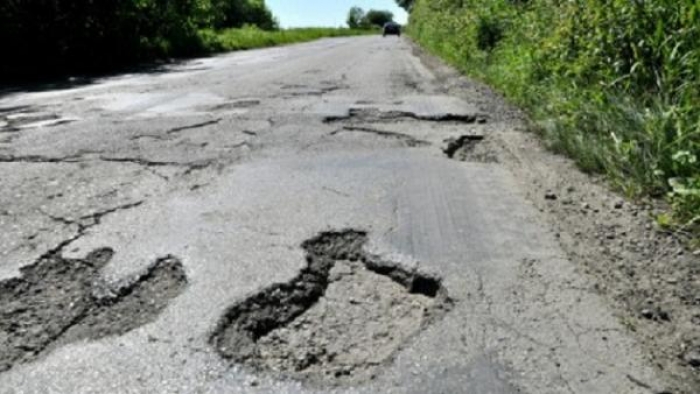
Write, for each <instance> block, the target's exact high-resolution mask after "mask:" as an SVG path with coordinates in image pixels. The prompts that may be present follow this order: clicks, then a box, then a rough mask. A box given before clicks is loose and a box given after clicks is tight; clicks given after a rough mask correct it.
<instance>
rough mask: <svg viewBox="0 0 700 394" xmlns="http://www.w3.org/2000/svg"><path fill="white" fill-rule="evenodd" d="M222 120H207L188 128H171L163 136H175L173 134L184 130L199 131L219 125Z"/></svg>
mask: <svg viewBox="0 0 700 394" xmlns="http://www.w3.org/2000/svg"><path fill="white" fill-rule="evenodd" d="M222 120H223V118H218V119H214V120H209V121H206V122H201V123H195V124H193V125H189V126H180V127H175V128H172V129H170V130H168V131H166V132H165V134H175V133H179V132H182V131H185V130H193V129H201V128H203V127H207V126H212V125H215V124H219V123H220V122H221V121H222Z"/></svg>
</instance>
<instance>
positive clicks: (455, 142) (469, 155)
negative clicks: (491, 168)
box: [442, 135, 498, 163]
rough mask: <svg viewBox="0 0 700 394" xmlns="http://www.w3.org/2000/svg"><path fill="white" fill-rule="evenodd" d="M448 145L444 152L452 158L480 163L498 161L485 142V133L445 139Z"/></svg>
mask: <svg viewBox="0 0 700 394" xmlns="http://www.w3.org/2000/svg"><path fill="white" fill-rule="evenodd" d="M445 142H446V143H447V145H446V146H445V147H444V148H443V150H442V151H443V152H444V153H445V155H447V157H449V158H450V159H455V160H459V161H472V162H479V163H497V162H498V157H497V156H496V154H495V153H494V152H493V151H492V150H491V149H490V148H489V147H488V145H487V144H485V137H484V136H483V135H463V136H461V137H459V138H450V139H448V140H445Z"/></svg>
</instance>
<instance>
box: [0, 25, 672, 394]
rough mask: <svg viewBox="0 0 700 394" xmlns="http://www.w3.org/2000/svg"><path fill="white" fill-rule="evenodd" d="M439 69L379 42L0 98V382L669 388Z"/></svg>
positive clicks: (232, 388) (207, 387)
mask: <svg viewBox="0 0 700 394" xmlns="http://www.w3.org/2000/svg"><path fill="white" fill-rule="evenodd" d="M444 83H445V81H442V80H440V79H439V78H436V76H435V75H434V74H433V72H432V71H431V69H430V68H429V67H428V66H426V65H424V64H423V63H421V61H420V59H419V58H418V57H416V56H415V55H414V54H412V52H411V47H410V45H409V44H408V43H407V42H405V41H400V40H394V39H382V38H381V37H362V38H352V39H333V40H322V41H317V42H314V43H310V44H303V45H295V46H288V47H283V48H276V49H267V50H260V51H249V52H241V53H234V54H230V55H224V56H219V57H213V58H208V59H200V60H193V61H190V62H186V63H183V64H179V65H174V66H169V67H164V68H163V69H162V70H159V71H158V72H153V73H142V74H134V75H123V76H118V77H111V78H106V79H104V80H99V81H96V82H94V83H92V84H90V85H84V86H75V87H72V88H70V89H63V90H44V91H33V92H14V93H7V94H5V96H4V97H2V98H0V182H1V183H2V189H0V224H1V226H2V228H3V231H2V233H0V256H1V257H0V278H1V279H2V282H1V283H0V289H2V292H3V293H2V294H0V317H1V323H0V371H2V372H0V392H2V393H25V392H26V393H34V392H37V393H39V392H66V393H69V392H70V393H79V392H85V393H87V392H133V393H138V392H144V393H145V392H160V393H174V392H183V393H192V392H198V393H200V392H201V393H237V392H241V393H244V392H245V393H248V392H274V393H279V392H291V393H307V392H308V393H311V392H329V391H337V392H342V393H345V392H348V393H355V392H396V393H457V392H459V393H473V394H487V393H499V394H511V393H531V394H542V393H582V394H584V393H585V394H589V393H616V394H618V393H619V394H623V393H660V392H663V390H664V388H665V387H666V386H665V382H664V381H663V380H661V379H660V378H659V377H658V375H657V371H656V369H655V368H654V365H653V363H652V362H650V360H649V357H648V356H647V355H646V354H645V353H644V352H643V351H642V349H641V348H640V346H638V343H637V342H636V341H635V340H634V338H633V337H632V336H631V335H630V334H629V332H628V331H627V329H626V328H625V327H623V325H622V324H621V323H620V322H619V321H618V319H617V318H616V317H614V316H613V313H612V312H611V310H610V308H609V307H608V305H607V304H606V303H605V302H604V301H603V300H602V299H601V297H600V296H599V295H597V292H596V291H594V283H592V282H591V280H590V279H589V278H588V277H586V276H584V275H583V274H581V273H580V272H578V270H577V268H576V266H575V265H574V264H573V263H572V262H570V261H569V260H568V259H567V257H566V254H565V253H564V252H563V251H562V250H561V248H560V246H559V242H558V241H557V239H556V234H555V233H554V232H553V231H551V230H550V229H549V226H548V225H547V224H546V222H545V221H544V220H543V218H542V215H541V212H540V211H539V210H538V209H536V208H535V206H534V205H533V204H531V203H530V202H529V201H528V200H527V199H526V198H525V197H524V196H523V193H522V190H521V189H520V186H519V182H518V179H516V177H515V176H514V174H513V172H512V171H510V170H509V169H508V168H507V166H503V165H502V164H501V163H499V160H498V157H497V156H496V155H494V154H493V153H492V152H491V151H490V149H489V142H488V136H489V133H492V132H494V130H502V129H507V128H509V127H514V126H513V123H512V122H513V120H512V117H511V115H510V114H508V113H507V111H505V110H503V109H502V107H499V106H498V105H494V104H493V103H484V102H481V101H479V100H478V99H476V98H475V99H474V100H469V99H468V98H467V99H464V98H458V97H454V96H450V95H449V94H447V93H446V89H445V87H444ZM503 108H504V107H503Z"/></svg>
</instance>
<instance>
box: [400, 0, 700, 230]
mask: <svg viewBox="0 0 700 394" xmlns="http://www.w3.org/2000/svg"><path fill="white" fill-rule="evenodd" d="M409 26H410V27H409V34H410V35H411V36H412V37H413V38H414V39H415V40H416V41H417V42H418V43H419V44H421V45H422V46H424V47H425V48H427V49H428V50H429V51H431V52H432V53H434V54H436V55H438V56H440V57H442V58H443V59H445V60H447V61H448V62H449V63H451V64H452V65H454V66H455V67H457V68H459V69H460V70H461V71H463V72H464V73H465V74H468V75H470V76H472V77H475V78H477V79H480V80H483V81H484V82H486V83H488V84H490V85H491V86H493V87H495V88H496V89H498V90H500V91H501V92H503V93H504V94H505V95H506V97H508V98H509V99H510V100H511V101H512V102H514V103H515V104H517V105H519V106H521V107H522V108H524V109H525V110H526V111H527V112H529V114H530V116H531V118H532V119H533V121H534V122H535V126H536V129H537V131H538V132H539V133H540V134H541V135H542V137H543V139H544V141H545V142H546V143H547V144H548V145H549V147H550V148H552V149H553V150H555V151H557V152H561V153H565V154H567V155H569V156H570V157H572V158H574V159H575V160H576V161H577V163H578V164H579V166H580V167H581V168H582V169H583V170H585V171H590V172H600V173H605V174H607V175H608V177H609V179H610V180H611V182H612V183H613V185H615V186H616V187H617V188H618V189H619V190H621V191H622V192H623V193H625V194H627V195H628V196H630V197H633V198H644V197H646V196H652V197H666V199H667V201H668V202H669V207H670V209H669V212H668V214H666V215H662V216H660V217H659V218H657V219H658V221H659V223H661V224H663V225H667V226H669V227H673V228H674V229H675V230H677V231H686V232H688V233H691V234H694V236H695V237H696V238H697V236H698V234H700V107H698V106H697V102H698V100H699V99H700V44H698V43H700V4H696V2H695V1H693V0H683V1H677V0H673V1H671V0H650V1H647V2H629V1H627V0H612V1H606V0H581V1H577V2H560V1H556V0H530V1H514V0H487V1H480V0H434V1H428V0H417V1H416V3H415V5H414V8H413V10H412V12H411V21H410V25H409Z"/></svg>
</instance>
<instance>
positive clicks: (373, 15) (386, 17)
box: [363, 10, 394, 27]
mask: <svg viewBox="0 0 700 394" xmlns="http://www.w3.org/2000/svg"><path fill="white" fill-rule="evenodd" d="M393 20H394V14H392V13H391V11H385V10H369V11H367V13H366V14H365V17H364V19H363V25H364V26H366V27H372V26H379V27H382V26H384V24H386V23H387V22H392V21H393Z"/></svg>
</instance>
